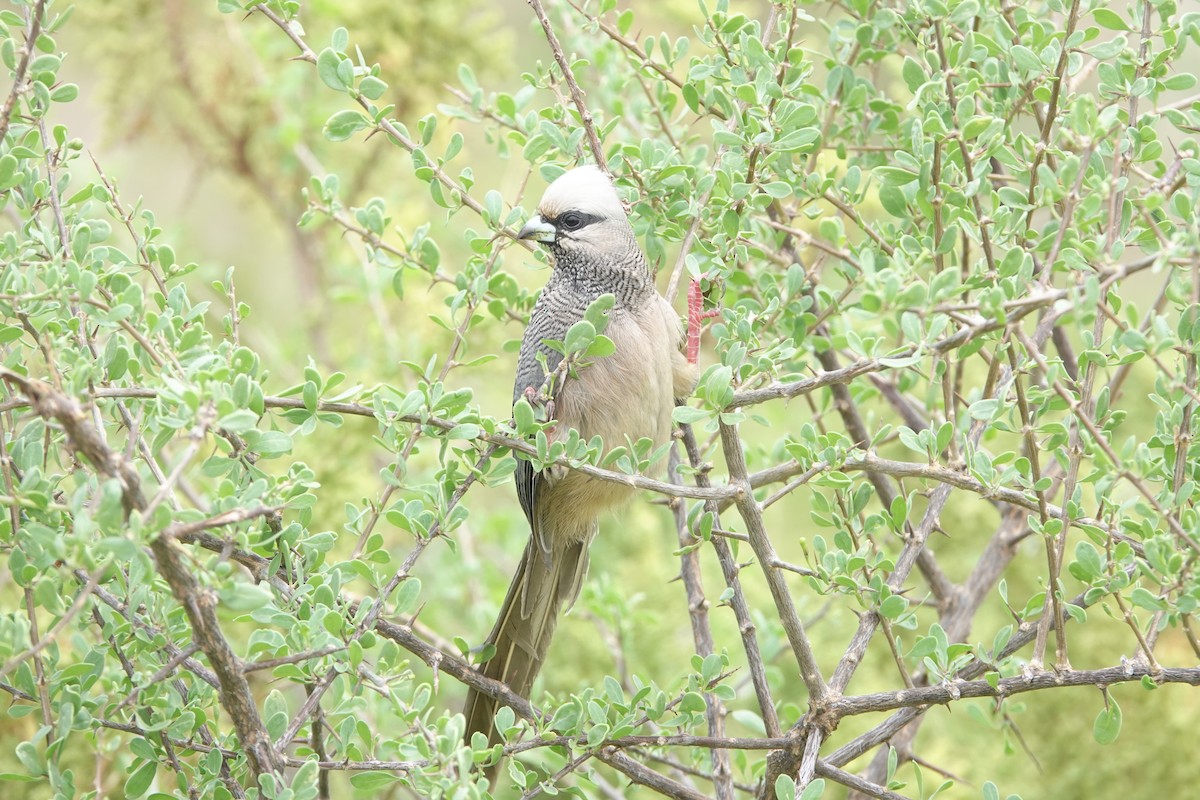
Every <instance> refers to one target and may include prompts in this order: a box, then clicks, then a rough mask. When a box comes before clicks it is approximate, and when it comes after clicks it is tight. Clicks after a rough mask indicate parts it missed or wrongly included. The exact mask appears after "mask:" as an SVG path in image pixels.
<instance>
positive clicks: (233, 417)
mask: <svg viewBox="0 0 1200 800" xmlns="http://www.w3.org/2000/svg"><path fill="white" fill-rule="evenodd" d="M257 424H258V415H257V414H255V413H254V412H253V411H247V410H246V409H241V410H239V411H234V412H233V413H232V414H226V415H225V416H223V417H221V418H220V419H219V420H217V427H218V428H222V429H224V430H226V431H228V432H229V433H245V432H246V431H248V430H250V429H251V428H253V427H254V426H255V425H257Z"/></svg>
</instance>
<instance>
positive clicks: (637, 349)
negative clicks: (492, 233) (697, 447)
mask: <svg viewBox="0 0 1200 800" xmlns="http://www.w3.org/2000/svg"><path fill="white" fill-rule="evenodd" d="M537 211H538V213H537V215H536V216H534V217H533V218H532V219H530V220H529V222H528V224H526V225H525V227H523V228H522V229H521V231H520V233H519V234H518V237H519V238H521V239H532V240H534V241H537V242H540V243H542V244H543V245H545V246H546V247H548V248H549V251H550V255H551V257H552V260H553V271H552V273H551V275H550V279H549V280H548V281H547V282H546V286H545V288H544V289H542V293H541V296H540V297H539V298H538V300H537V303H536V304H535V305H534V308H533V314H532V315H531V316H530V318H529V327H528V328H526V330H525V338H524V339H523V340H522V342H521V352H520V355H519V356H518V359H517V378H516V383H515V384H514V386H513V403H514V405H515V404H516V402H517V401H518V400H519V399H520V398H521V397H522V396H527V397H530V396H533V395H536V394H537V393H539V392H540V391H541V390H542V388H543V384H544V383H545V379H546V373H545V371H544V370H543V365H542V361H541V360H539V357H538V356H539V354H540V355H541V356H542V357H543V359H544V364H545V367H546V368H547V369H549V370H550V371H551V372H553V371H554V370H555V368H556V366H558V364H559V363H560V361H561V360H562V358H563V356H562V355H561V354H560V353H559V352H557V351H556V350H554V349H553V348H551V347H550V346H548V345H547V344H546V343H545V340H547V339H552V340H557V341H559V342H561V341H563V339H564V338H565V337H566V333H567V330H568V329H569V328H570V327H571V326H572V325H574V324H575V323H576V322H578V321H579V320H581V319H583V317H584V312H585V311H586V310H587V308H588V306H589V305H590V304H591V303H592V301H594V300H596V299H597V298H598V297H600V296H601V295H603V294H612V295H613V296H614V297H615V298H616V303H615V305H614V306H613V307H612V309H611V310H610V311H609V314H608V318H609V321H608V324H607V327H606V328H605V330H604V334H605V335H606V336H608V337H609V338H610V339H612V341H613V343H614V344H615V345H616V349H615V351H614V352H613V353H612V354H611V355H608V356H603V357H598V358H594V359H590V362H589V363H586V364H585V365H583V366H582V367H580V368H579V369H578V370H577V372H576V374H574V375H572V376H570V377H568V378H567V379H566V380H565V381H562V382H561V384H560V385H559V386H558V387H556V391H555V393H554V395H553V397H552V398H551V400H552V405H551V404H547V410H550V409H551V408H552V410H553V417H554V419H555V427H554V429H553V432H551V433H550V436H551V437H558V436H565V434H566V431H567V430H569V429H571V428H574V429H575V430H577V431H578V432H579V434H580V436H581V437H582V438H583V440H584V441H587V440H589V439H591V437H593V436H596V435H597V434H598V435H599V436H600V437H601V438H602V439H603V440H604V443H605V447H606V448H612V447H615V446H617V445H620V444H624V443H625V441H626V437H628V439H629V441H634V442H636V441H637V440H638V439H640V438H642V437H649V438H650V439H652V440H653V441H654V443H655V445H660V444H662V443H664V442H666V441H668V439H669V438H670V436H671V411H672V409H673V407H674V406H675V403H676V400H677V399H678V400H682V399H683V398H686V397H687V396H688V395H689V394H691V391H692V389H693V387H694V385H695V381H696V369H695V366H694V365H693V364H691V363H689V359H688V358H685V356H684V354H683V353H681V352H680V342H681V339H682V336H681V327H680V321H679V317H678V315H677V314H676V313H675V311H674V309H672V307H671V305H670V304H669V303H668V302H667V301H666V299H665V298H663V297H662V295H660V294H659V293H658V290H657V289H656V288H655V285H654V275H653V274H652V273H651V271H650V268H649V266H648V265H647V263H646V257H645V256H644V255H643V254H642V251H641V248H639V247H638V243H637V239H636V238H635V237H634V234H633V228H632V227H631V226H630V224H629V219H628V217H626V215H625V209H624V207H623V206H622V205H621V200H620V198H619V197H618V196H617V192H616V190H615V189H614V187H613V184H612V182H611V181H610V180H609V178H608V177H607V176H606V175H605V174H604V173H603V172H601V171H600V170H599V169H597V168H596V167H592V166H586V167H578V168H576V169H573V170H571V171H569V172H567V173H565V174H563V175H562V176H560V177H559V178H558V179H557V180H555V181H554V182H553V183H552V184H550V187H549V188H548V189H547V190H546V193H545V195H543V196H542V201H541V203H540V204H539V205H538V210H537ZM697 297H698V295H697ZM692 360H694V359H692ZM516 484H517V496H518V497H519V498H520V500H521V507H522V508H523V509H524V510H525V516H526V517H527V518H528V520H529V526H530V528H531V535H530V537H529V542H528V544H526V546H525V554H524V555H523V556H522V557H521V563H520V565H519V566H518V567H517V572H516V575H515V576H513V580H512V585H511V586H509V589H508V595H507V596H506V597H505V598H504V605H503V607H502V608H501V609H500V616H499V617H498V618H497V620H496V625H495V627H494V628H493V629H492V632H491V634H489V636H488V638H487V641H486V644H485V646H486V645H493V646H495V648H496V652H495V655H493V656H492V657H491V659H489V660H488V661H487V662H485V663H484V664H483V665H482V667H481V670H482V672H483V673H484V674H485V675H487V676H488V677H490V678H494V679H495V680H498V681H501V682H502V683H505V684H507V685H508V687H509V688H510V689H512V690H513V691H514V692H516V693H517V694H519V695H521V696H522V697H526V698H527V697H528V696H529V691H530V689H531V688H532V686H533V681H534V678H535V677H537V674H538V670H539V669H540V668H541V666H542V662H543V661H544V660H545V657H546V650H547V648H548V647H549V646H550V639H551V637H552V636H553V634H554V628H555V625H556V624H557V622H558V616H559V614H560V613H562V612H563V611H564V610H565V609H566V608H568V607H570V605H571V604H572V603H573V602H574V601H575V598H576V597H578V595H579V589H580V586H581V584H582V582H583V576H584V573H585V572H586V570H587V562H588V545H589V544H591V541H592V538H593V537H594V536H595V535H596V527H597V518H598V517H599V516H600V514H601V513H602V512H604V511H606V510H608V509H611V508H613V507H615V506H618V505H620V504H622V503H624V502H626V501H627V500H628V499H629V498H630V497H631V496H632V494H633V490H632V489H631V488H630V487H628V486H625V485H622V484H619V483H615V482H612V481H604V480H600V479H596V478H591V477H588V476H586V475H584V474H583V473H580V472H576V471H574V470H567V471H562V470H560V469H557V468H555V469H553V470H547V471H543V472H535V471H534V468H533V465H532V464H531V463H530V462H529V461H526V460H524V459H518V460H517V469H516ZM498 707H499V703H498V701H496V700H494V699H493V698H491V697H488V696H487V695H485V694H482V693H480V692H478V691H476V690H474V689H472V690H471V691H470V693H469V694H468V695H467V703H466V707H465V709H464V713H465V715H466V718H467V729H466V741H467V742H468V743H469V742H470V741H471V738H472V736H473V735H474V733H475V732H476V731H479V732H482V733H484V734H485V735H486V736H487V737H488V742H489V744H495V743H496V742H497V741H499V737H498V735H497V733H496V731H495V728H494V717H495V714H496V711H497V709H498Z"/></svg>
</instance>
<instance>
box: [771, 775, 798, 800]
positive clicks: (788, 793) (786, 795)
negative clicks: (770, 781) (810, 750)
mask: <svg viewBox="0 0 1200 800" xmlns="http://www.w3.org/2000/svg"><path fill="white" fill-rule="evenodd" d="M775 797H776V798H778V800H796V781H795V779H794V778H793V777H792V776H791V775H788V774H786V773H784V774H782V775H780V776H779V777H777V778H776V779H775Z"/></svg>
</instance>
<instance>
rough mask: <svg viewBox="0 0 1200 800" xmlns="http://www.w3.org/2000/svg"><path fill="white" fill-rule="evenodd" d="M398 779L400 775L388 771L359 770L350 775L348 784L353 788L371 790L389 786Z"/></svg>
mask: <svg viewBox="0 0 1200 800" xmlns="http://www.w3.org/2000/svg"><path fill="white" fill-rule="evenodd" d="M398 780H400V776H399V775H393V774H392V773H390V772H379V771H376V772H360V773H358V774H357V775H351V776H350V785H351V786H353V787H354V788H355V789H366V790H368V791H371V790H375V789H382V788H383V787H385V786H390V785H392V784H393V783H395V782H396V781H398Z"/></svg>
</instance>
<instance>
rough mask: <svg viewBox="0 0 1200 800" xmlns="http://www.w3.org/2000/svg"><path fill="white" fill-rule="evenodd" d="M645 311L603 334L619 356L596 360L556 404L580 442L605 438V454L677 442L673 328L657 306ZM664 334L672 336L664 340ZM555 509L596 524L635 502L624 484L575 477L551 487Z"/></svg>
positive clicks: (616, 319) (622, 318) (624, 317)
mask: <svg viewBox="0 0 1200 800" xmlns="http://www.w3.org/2000/svg"><path fill="white" fill-rule="evenodd" d="M647 305H648V308H645V309H642V310H641V311H639V312H634V313H623V314H618V315H614V316H613V318H612V319H611V320H610V322H609V324H608V327H607V329H606V330H605V335H607V336H608V337H609V338H610V339H612V340H613V344H614V345H616V353H614V354H613V355H612V356H608V357H603V358H597V359H595V360H594V361H592V363H590V364H588V365H587V366H585V367H583V368H582V369H581V370H579V375H578V377H577V378H571V379H568V380H567V382H566V384H565V385H564V386H563V389H562V392H561V394H560V395H559V397H558V400H557V407H558V408H557V417H558V419H559V422H560V423H561V424H563V425H565V426H567V427H570V428H574V429H576V430H577V431H579V434H580V436H581V437H583V438H584V439H585V440H586V439H591V438H592V437H593V436H597V435H598V436H600V437H601V438H602V439H603V440H604V446H605V449H606V450H611V449H612V448H614V447H619V446H622V445H625V444H626V437H628V440H629V441H630V442H636V441H637V440H638V439H642V438H649V439H651V440H652V441H653V442H654V444H655V446H658V445H660V444H662V443H664V442H666V441H667V440H668V439H669V438H670V435H671V410H672V408H673V407H674V405H675V400H674V397H673V393H672V378H671V375H672V372H671V370H672V363H671V353H672V350H673V348H671V349H666V348H664V347H663V341H664V339H665V340H666V341H668V342H673V341H674V339H675V338H677V337H678V334H677V333H675V334H671V333H670V330H669V327H670V325H671V323H670V322H669V321H668V320H667V319H666V318H665V317H664V315H663V314H662V313H661V309H660V308H659V304H658V303H650V304H647ZM664 329H665V330H666V334H667V335H664ZM547 488H548V489H549V492H548V494H551V493H552V494H553V495H554V497H553V502H554V503H555V504H560V503H561V504H562V506H561V507H562V508H569V509H571V514H572V515H573V516H577V517H578V518H581V519H582V518H589V519H590V518H594V517H595V515H597V514H599V513H600V512H602V511H604V510H606V509H608V508H612V507H613V506H616V505H620V504H622V503H624V502H626V501H627V500H629V499H630V498H631V497H632V496H633V490H632V489H631V488H630V487H628V486H625V485H624V484H620V483H616V482H613V481H604V480H598V479H595V478H590V477H588V476H586V475H584V474H582V473H578V472H570V473H567V474H566V475H564V476H562V478H561V480H559V481H557V482H555V485H554V486H553V487H547Z"/></svg>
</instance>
